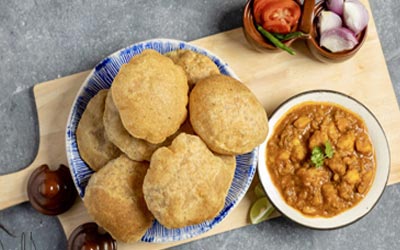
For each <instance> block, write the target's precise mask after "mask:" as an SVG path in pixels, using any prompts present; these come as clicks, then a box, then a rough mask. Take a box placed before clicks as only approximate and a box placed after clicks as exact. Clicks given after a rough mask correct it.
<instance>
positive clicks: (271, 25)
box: [243, 0, 315, 55]
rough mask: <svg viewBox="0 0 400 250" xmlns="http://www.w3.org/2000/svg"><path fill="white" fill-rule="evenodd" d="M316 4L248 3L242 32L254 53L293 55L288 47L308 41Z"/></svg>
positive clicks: (271, 0)
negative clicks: (254, 50) (266, 52)
mask: <svg viewBox="0 0 400 250" xmlns="http://www.w3.org/2000/svg"><path fill="white" fill-rule="evenodd" d="M314 3H315V0H305V1H304V5H301V2H300V0H282V1H275V0H248V1H247V3H246V5H245V8H244V12H243V31H244V34H245V37H246V39H247V41H248V42H249V43H250V44H251V45H252V46H253V47H254V48H255V49H257V50H261V51H276V52H279V51H282V50H284V51H286V52H288V53H290V54H292V55H294V54H295V52H294V51H293V50H292V49H291V48H290V45H291V44H292V43H293V42H294V41H295V40H297V39H303V38H309V37H310V32H311V30H312V29H311V23H312V14H313V9H314Z"/></svg>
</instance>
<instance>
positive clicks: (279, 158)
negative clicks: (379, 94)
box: [267, 102, 376, 217]
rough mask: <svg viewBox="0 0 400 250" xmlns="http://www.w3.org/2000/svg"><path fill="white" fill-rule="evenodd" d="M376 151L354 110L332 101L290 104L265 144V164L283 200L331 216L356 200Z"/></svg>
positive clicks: (369, 177) (311, 212)
mask: <svg viewBox="0 0 400 250" xmlns="http://www.w3.org/2000/svg"><path fill="white" fill-rule="evenodd" d="M375 165H376V164H375V156H374V149H373V146H372V143H371V140H370V138H369V136H368V131H367V128H366V126H365V124H364V122H363V121H362V120H361V118H360V117H358V115H356V114H354V113H352V112H351V111H349V110H347V109H345V108H343V107H341V106H338V105H334V104H331V103H325V102H306V103H303V104H300V105H298V106H296V107H294V108H293V109H291V110H290V111H289V112H288V113H287V114H286V115H285V117H283V118H282V119H281V120H280V121H279V123H278V124H277V126H276V127H275V131H274V134H273V135H272V137H271V139H270V140H269V141H268V145H267V168H268V171H269V172H270V174H271V176H272V179H273V182H274V185H275V186H276V187H278V189H279V190H280V193H281V195H282V196H283V197H284V199H285V201H286V203H288V204H289V205H290V206H292V207H294V208H296V209H297V210H299V211H300V212H302V213H303V214H306V215H309V216H322V217H331V216H334V215H336V214H339V213H341V212H343V211H344V210H346V209H349V208H351V207H353V206H354V205H355V204H357V203H358V202H359V201H360V200H361V199H362V198H363V197H364V196H365V195H366V193H367V192H368V191H369V187H370V186H371V183H372V181H373V179H374V178H373V177H374V175H375V168H376V167H375Z"/></svg>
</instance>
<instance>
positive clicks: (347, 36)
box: [319, 27, 358, 53]
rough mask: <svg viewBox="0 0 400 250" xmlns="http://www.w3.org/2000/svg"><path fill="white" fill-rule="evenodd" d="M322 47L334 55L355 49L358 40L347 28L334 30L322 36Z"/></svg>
mask: <svg viewBox="0 0 400 250" xmlns="http://www.w3.org/2000/svg"><path fill="white" fill-rule="evenodd" d="M319 43H320V46H321V47H325V48H326V49H328V50H330V51H331V52H333V53H336V52H341V51H345V50H351V49H353V48H354V47H355V46H356V45H357V44H358V40H357V38H356V37H355V35H354V33H353V32H352V31H351V30H349V29H347V28H343V27H340V28H333V29H330V30H327V31H325V32H323V33H322V34H321V38H320V41H319Z"/></svg>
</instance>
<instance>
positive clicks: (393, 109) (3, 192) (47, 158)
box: [0, 0, 400, 250]
mask: <svg viewBox="0 0 400 250" xmlns="http://www.w3.org/2000/svg"><path fill="white" fill-rule="evenodd" d="M363 2H364V3H365V4H366V6H367V8H368V9H369V12H370V13H371V11H370V7H369V4H368V2H367V1H366V0H363ZM192 43H193V44H195V45H198V46H201V47H203V48H206V49H208V50H210V51H212V52H213V53H215V54H217V55H218V56H220V57H221V58H222V59H223V60H225V61H226V62H227V63H228V64H229V65H230V66H231V67H232V69H233V70H234V71H235V72H236V74H237V75H238V76H239V77H240V79H241V80H242V81H243V82H244V83H245V84H246V85H247V86H248V87H249V88H250V89H251V90H252V91H253V92H254V93H255V95H256V96H257V97H258V99H259V100H260V101H261V102H262V104H263V105H264V107H265V109H266V111H267V113H268V114H271V112H272V111H273V110H274V109H275V108H276V107H277V106H278V105H279V104H280V103H282V102H283V101H285V100H286V99H287V98H289V97H290V96H293V95H295V94H297V93H300V92H303V91H306V90H312V89H331V90H337V91H340V92H343V93H346V94H348V95H351V96H353V97H355V98H356V99H358V100H359V101H361V102H362V103H364V104H365V105H366V106H367V107H368V108H369V109H370V110H371V111H372V112H373V113H374V114H375V115H376V117H377V118H378V120H379V121H380V123H381V124H382V126H383V128H384V130H385V132H386V135H387V138H388V141H389V146H390V149H391V152H392V156H391V157H392V158H391V171H390V178H389V183H388V184H393V183H396V182H400V154H395V152H400V143H398V142H400V130H399V129H398V125H399V124H400V112H399V107H398V104H397V101H396V97H395V94H394V92H393V87H392V84H391V81H390V77H389V74H388V71H387V67H386V63H385V60H384V56H383V53H382V49H381V45H380V41H379V38H378V35H377V32H376V27H375V23H374V21H373V20H372V18H371V20H370V23H369V33H368V39H367V41H366V42H365V44H364V46H363V47H362V48H361V50H360V51H359V52H358V54H357V55H356V56H355V57H353V58H352V59H350V60H348V61H346V62H343V63H339V64H325V63H321V62H319V61H316V60H315V59H313V57H312V55H311V54H310V53H309V52H308V50H307V48H306V46H305V44H304V43H303V42H301V41H299V42H297V43H296V44H294V45H293V48H294V49H295V50H296V51H297V55H296V56H290V55H288V54H286V53H283V52H282V53H259V52H256V51H254V50H252V49H251V48H250V47H249V45H248V43H247V42H246V40H245V38H244V35H243V33H242V30H241V29H235V30H231V31H228V32H224V33H220V34H217V35H213V36H209V37H206V38H203V39H199V40H196V41H193V42H192ZM88 74H89V71H86V72H82V73H78V74H75V75H71V76H68V77H64V78H60V79H56V80H53V81H49V82H45V83H41V84H37V85H36V86H35V87H34V95H35V99H36V106H37V111H38V120H39V127H40V144H39V151H38V154H37V157H36V159H35V160H34V161H33V162H32V164H31V165H30V166H29V167H27V168H25V169H24V170H22V171H20V172H17V173H13V174H8V175H3V176H0V209H4V208H7V207H10V206H13V205H15V204H19V203H21V202H24V201H27V200H28V198H27V194H26V185H27V180H28V178H29V176H30V173H31V172H32V171H33V170H34V169H35V168H36V167H38V166H39V165H41V164H44V163H46V164H48V165H49V166H50V167H53V168H54V167H57V166H58V165H59V164H67V159H66V153H65V141H64V133H65V124H66V122H67V117H68V114H69V110H70V107H71V104H72V102H73V100H74V97H75V95H76V93H77V91H78V89H79V87H80V86H81V84H82V82H83V81H84V79H85V78H86V76H87V75H88ZM253 200H254V195H253V193H252V192H248V193H247V194H246V196H245V197H244V198H243V200H242V201H241V202H240V204H239V205H238V207H237V208H236V209H234V210H233V211H232V213H231V214H230V215H228V217H227V218H226V219H225V220H224V221H223V222H221V223H220V224H219V225H217V226H216V227H215V228H214V229H212V230H210V231H209V232H207V233H205V234H203V235H201V236H199V237H195V238H193V239H189V240H186V241H180V242H175V243H168V244H153V243H140V242H139V243H135V244H130V245H127V244H119V246H118V247H119V249H121V250H126V249H159V248H167V247H171V246H174V245H179V244H183V243H186V242H188V241H192V240H196V239H199V238H203V237H207V236H210V235H214V234H218V233H221V232H224V231H228V230H232V229H235V228H239V227H243V226H246V225H248V224H249V220H248V216H247V214H248V210H249V207H250V204H251V203H252V201H253ZM58 217H59V219H60V222H61V224H62V226H63V228H64V231H65V234H66V235H67V237H68V236H69V235H70V233H71V232H72V230H73V229H74V228H76V227H77V226H78V225H80V224H82V223H84V222H88V221H91V220H90V218H89V216H88V215H87V213H86V210H85V208H84V207H83V204H82V202H81V201H80V199H77V202H76V204H75V205H74V206H73V207H72V209H70V210H69V211H68V212H66V213H64V214H62V215H59V216H58Z"/></svg>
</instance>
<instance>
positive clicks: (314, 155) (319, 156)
mask: <svg viewBox="0 0 400 250" xmlns="http://www.w3.org/2000/svg"><path fill="white" fill-rule="evenodd" d="M333 154H334V150H333V147H332V144H331V143H330V141H326V142H325V152H324V151H323V150H322V148H321V147H318V146H316V147H314V148H313V149H312V151H311V162H312V163H313V164H314V165H315V167H317V168H319V167H321V166H322V165H323V164H324V159H325V158H329V159H330V158H332V157H333Z"/></svg>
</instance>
